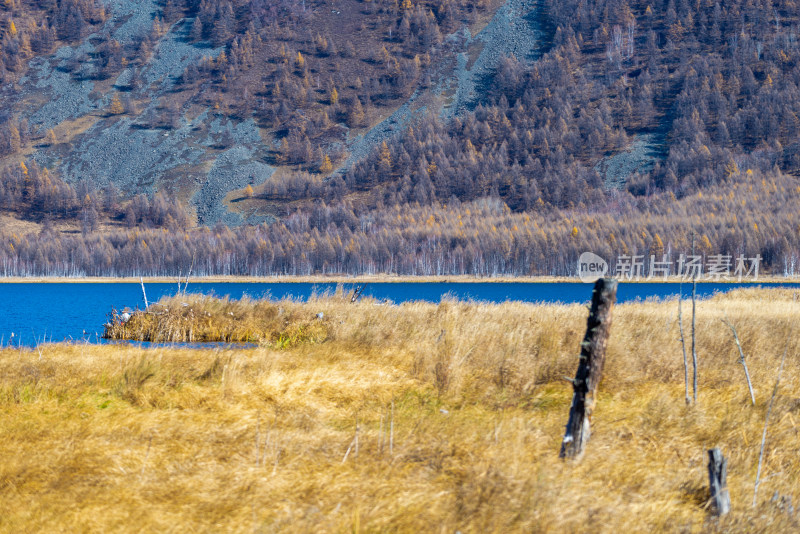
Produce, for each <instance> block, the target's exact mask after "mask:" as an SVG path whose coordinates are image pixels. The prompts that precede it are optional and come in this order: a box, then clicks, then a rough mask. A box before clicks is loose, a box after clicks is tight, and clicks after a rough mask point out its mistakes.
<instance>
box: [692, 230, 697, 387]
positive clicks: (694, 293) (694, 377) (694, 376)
mask: <svg viewBox="0 0 800 534" xmlns="http://www.w3.org/2000/svg"><path fill="white" fill-rule="evenodd" d="M692 256H694V232H692ZM696 311H697V273H696V272H695V274H694V276H693V277H692V400H693V401H694V402H697V338H696V336H695V334H696V329H695V322H696V321H695V320H696V317H697V313H696Z"/></svg>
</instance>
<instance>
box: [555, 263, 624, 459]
mask: <svg viewBox="0 0 800 534" xmlns="http://www.w3.org/2000/svg"><path fill="white" fill-rule="evenodd" d="M616 301H617V281H616V280H613V279H611V278H600V279H599V280H597V282H595V284H594V291H593V292H592V306H591V308H590V310H589V318H588V319H587V320H586V335H585V336H584V337H583V342H582V343H581V355H580V362H579V363H578V372H577V373H576V374H575V379H574V380H572V388H573V390H574V393H573V395H572V406H571V407H570V410H569V421H567V431H566V433H565V434H564V441H563V442H562V443H561V454H560V456H561V457H562V458H567V457H569V458H573V457H578V456H580V455H581V454H582V453H583V448H584V447H585V446H586V442H587V441H589V436H590V434H591V428H590V426H591V420H592V412H593V411H594V402H595V396H596V394H597V386H598V385H599V384H600V378H601V376H602V374H603V364H604V363H605V358H606V345H607V344H608V334H609V332H610V330H611V310H612V308H613V307H614V303H615V302H616Z"/></svg>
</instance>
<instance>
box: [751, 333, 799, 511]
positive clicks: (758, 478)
mask: <svg viewBox="0 0 800 534" xmlns="http://www.w3.org/2000/svg"><path fill="white" fill-rule="evenodd" d="M791 336H792V331H791V330H790V331H789V336H787V338H786V347H785V348H784V349H783V357H782V358H781V366H780V367H779V368H778V378H777V379H776V380H775V387H774V388H773V389H772V396H771V397H770V398H769V406H768V407H767V416H766V417H765V418H764V432H763V433H762V434H761V451H760V452H759V453H758V470H757V471H756V483H755V486H754V488H753V507H754V508H755V506H756V503H757V501H758V485H759V484H760V483H761V464H762V462H763V461H764V446H765V445H766V443H767V426H768V425H769V414H770V413H772V403H774V402H775V396H776V395H777V394H778V386H779V385H780V383H781V375H782V374H783V364H784V362H785V361H786V353H787V352H789V338H791Z"/></svg>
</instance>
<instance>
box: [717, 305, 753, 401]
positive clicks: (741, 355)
mask: <svg viewBox="0 0 800 534" xmlns="http://www.w3.org/2000/svg"><path fill="white" fill-rule="evenodd" d="M720 321H722V322H723V323H725V324H726V325H728V328H730V329H731V331H732V332H733V339H734V341H736V347H737V348H738V349H739V363H741V364H742V367H744V377H745V378H746V379H747V389H749V390H750V400H751V401H752V403H753V406H755V405H756V396H755V394H754V393H753V383H752V382H751V381H750V371H748V370H747V362H746V361H745V359H744V351H743V350H742V344H741V343H739V335H738V334H737V333H736V328H734V327H733V325H732V324H731V323H729V322H728V321H726V320H725V319H720Z"/></svg>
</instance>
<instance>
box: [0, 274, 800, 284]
mask: <svg viewBox="0 0 800 534" xmlns="http://www.w3.org/2000/svg"><path fill="white" fill-rule="evenodd" d="M143 280H144V283H146V284H176V285H177V283H178V277H167V276H146V277H143ZM185 282H186V278H185V277H182V278H181V283H182V284H183V283H185ZM620 282H621V283H626V284H628V283H630V284H646V283H656V284H659V283H670V284H679V283H681V282H682V283H684V284H687V285H689V284H691V281H687V280H681V279H680V278H679V277H677V276H671V277H668V278H663V277H659V278H651V279H647V278H641V279H638V280H620ZM31 283H40V284H64V283H69V284H126V283H129V284H139V283H140V278H139V277H135V276H121V277H113V276H97V277H93V276H78V277H68V276H63V277H62V276H31V277H24V276H9V277H0V284H31ZM225 283H231V284H239V283H246V284H256V283H265V284H267V283H268V284H276V283H285V284H309V283H310V284H371V283H376V284H378V283H380V284H386V283H398V284H406V283H420V284H424V283H431V284H442V283H444V284H447V283H453V284H495V283H496V284H503V283H506V284H509V283H513V284H553V283H567V284H577V283H582V282H581V280H580V279H579V278H577V277H567V276H519V277H514V276H493V277H485V278H481V277H477V276H472V275H452V276H415V275H359V276H347V275H309V276H306V275H296V276H294V275H285V276H192V277H190V278H189V284H225ZM697 283H698V284H706V283H718V284H726V283H728V284H755V285H757V284H792V283H794V284H796V283H800V276H794V277H790V276H778V275H764V276H759V278H758V279H756V280H753V279H750V278H742V280H738V279H737V278H733V277H730V278H728V279H727V280H726V279H720V280H712V279H703V280H698V281H697ZM587 285H589V284H587Z"/></svg>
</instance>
